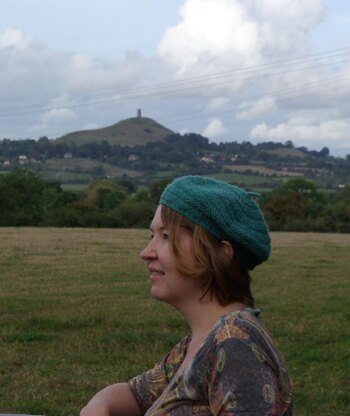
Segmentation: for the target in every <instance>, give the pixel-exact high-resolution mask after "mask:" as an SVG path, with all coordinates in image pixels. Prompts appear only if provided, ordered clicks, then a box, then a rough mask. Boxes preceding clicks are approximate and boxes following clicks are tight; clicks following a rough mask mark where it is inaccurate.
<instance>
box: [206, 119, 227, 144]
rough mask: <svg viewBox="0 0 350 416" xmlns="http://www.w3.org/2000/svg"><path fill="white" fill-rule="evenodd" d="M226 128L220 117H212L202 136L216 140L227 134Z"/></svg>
mask: <svg viewBox="0 0 350 416" xmlns="http://www.w3.org/2000/svg"><path fill="white" fill-rule="evenodd" d="M225 131H226V127H225V126H224V124H223V122H222V121H221V120H220V119H219V118H218V117H212V118H211V119H210V120H209V124H208V126H207V127H206V128H205V129H204V130H203V132H202V135H203V136H204V137H208V138H209V139H214V138H216V137H218V136H221V135H222V134H223V133H225Z"/></svg>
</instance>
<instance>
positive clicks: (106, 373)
mask: <svg viewBox="0 0 350 416" xmlns="http://www.w3.org/2000/svg"><path fill="white" fill-rule="evenodd" d="M148 234H149V232H148V231H146V230H120V229H115V230H110V229H108V230H104V229H64V228H61V229H50V228H0V296H1V301H0V412H8V413H15V412H16V413H31V414H45V415H65V416H68V415H77V414H78V413H79V409H80V408H81V407H82V406H83V404H85V403H86V401H87V400H88V399H89V398H90V397H91V396H92V395H93V394H94V393H95V392H96V391H98V390H99V389H101V388H102V387H104V386H105V385H107V384H110V383H114V382H117V381H122V380H127V379H129V378H130V377H132V376H133V375H135V374H138V373H140V372H142V371H143V370H145V369H148V368H150V367H151V366H152V365H153V364H154V363H155V361H156V360H158V359H159V358H161V357H162V356H163V354H164V353H165V352H167V351H169V349H171V347H172V346H173V345H174V344H175V343H176V342H177V341H178V340H179V339H180V338H181V337H182V336H183V335H184V334H185V332H186V327H185V325H184V324H183V322H182V320H181V317H180V316H179V315H178V314H177V312H175V311H173V310H172V309H171V308H170V307H168V306H167V305H165V304H162V303H158V302H156V301H154V300H153V299H151V298H150V296H149V287H150V285H149V282H148V276H147V273H146V270H145V268H144V265H143V264H142V262H141V261H140V260H139V257H138V253H139V251H140V249H141V248H142V247H143V246H144V245H145V244H146V242H147V241H148ZM272 237H273V253H272V256H271V259H270V260H269V261H268V262H267V263H266V264H265V265H262V266H260V268H259V267H258V268H257V270H256V271H255V272H254V273H253V280H254V286H253V288H254V293H255V297H256V301H257V306H259V307H260V308H261V309H262V311H263V314H262V317H263V319H264V321H265V322H266V324H267V326H268V327H269V328H270V329H271V330H272V332H273V333H274V335H275V337H276V338H277V340H278V343H279V345H280V348H281V350H282V351H283V352H284V353H285V355H286V357H287V360H288V363H289V369H290V374H291V376H292V379H293V382H294V389H295V413H294V414H295V415H297V416H307V415H310V416H311V415H313V416H314V415H317V416H326V415H327V416H329V415H336V416H345V415H347V414H348V406H349V390H348V387H349V385H347V384H346V383H347V380H348V375H349V371H350V368H349V360H348V361H347V359H348V358H349V357H348V352H349V346H350V345H349V330H348V328H349V307H348V305H349V286H350V283H349V276H350V235H340V234H339V235H335V234H329V235H326V234H295V233H273V234H272Z"/></svg>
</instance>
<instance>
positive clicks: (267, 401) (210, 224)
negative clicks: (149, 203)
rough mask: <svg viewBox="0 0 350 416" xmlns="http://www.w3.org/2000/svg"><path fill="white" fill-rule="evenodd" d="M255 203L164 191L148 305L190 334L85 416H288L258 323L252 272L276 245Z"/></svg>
mask: <svg viewBox="0 0 350 416" xmlns="http://www.w3.org/2000/svg"><path fill="white" fill-rule="evenodd" d="M253 197H254V194H252V193H248V192H246V191H244V190H243V189H241V188H239V187H236V186H234V185H229V184H227V183H226V182H222V181H218V180H215V179H211V178H204V177H200V176H185V177H182V178H179V179H177V180H175V181H174V182H172V183H171V184H170V185H168V186H167V188H166V189H165V191H164V192H163V194H162V196H161V199H160V205H159V206H158V208H157V210H156V213H155V216H154V218H153V220H152V223H151V234H152V236H151V240H150V242H149V244H148V245H147V247H146V248H145V249H144V250H143V251H142V252H141V258H142V259H143V260H144V261H145V262H146V264H147V268H148V270H149V273H150V279H151V284H152V288H151V293H152V296H153V297H154V298H156V299H158V300H161V301H164V302H167V303H169V304H170V305H172V306H174V307H175V308H176V309H177V310H178V311H179V312H180V313H181V314H182V315H183V317H184V319H185V321H186V322H187V324H188V325H189V328H190V332H189V334H188V335H187V336H186V337H185V338H184V339H183V340H182V341H181V342H180V343H179V344H178V345H176V346H175V347H174V348H173V350H172V351H171V352H170V353H169V354H167V355H166V356H165V357H164V358H163V359H162V360H161V361H160V362H159V363H158V364H156V365H155V367H154V368H153V369H151V370H149V371H147V372H145V373H143V374H141V375H139V376H136V377H134V378H133V379H132V380H130V381H129V382H128V383H118V384H114V385H112V386H109V387H107V388H106V389H104V390H102V391H101V392H99V393H98V394H97V395H96V396H95V397H94V398H93V399H92V400H91V401H90V402H89V403H88V405H87V406H86V407H85V408H84V409H83V410H82V412H81V416H91V415H95V416H99V415H101V416H102V415H117V416H124V415H128V416H129V415H130V416H133V415H135V416H136V415H147V416H156V415H157V416H167V415H169V416H179V415H181V416H187V415H200V416H209V415H221V416H224V415H246V416H248V415H249V416H253V415H254V416H260V415H270V416H272V415H275V416H277V415H278V416H282V415H284V416H287V415H288V416H289V415H291V414H292V395H291V383H290V380H289V378H288V374H287V371H286V365H285V361H284V358H283V356H282V355H281V354H280V352H279V351H278V350H277V349H276V346H275V343H274V340H273V339H272V337H271V335H270V334H269V332H268V331H267V330H266V328H265V327H264V325H263V323H262V322H261V320H260V319H259V311H258V310H257V309H255V308H254V299H253V296H252V293H251V290H250V280H251V279H250V275H249V272H248V271H249V270H252V269H253V268H254V267H255V266H257V265H258V264H260V263H262V262H263V261H265V260H267V258H268V257H269V255H270V237H269V233H268V227H267V225H266V223H265V220H264V218H263V215H262V213H261V211H260V209H259V207H258V205H257V203H256V202H255V201H254V199H253Z"/></svg>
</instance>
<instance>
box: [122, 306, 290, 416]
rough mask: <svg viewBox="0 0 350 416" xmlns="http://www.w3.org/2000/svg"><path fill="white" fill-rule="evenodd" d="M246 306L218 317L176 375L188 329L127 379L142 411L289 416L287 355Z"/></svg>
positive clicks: (169, 415)
mask: <svg viewBox="0 0 350 416" xmlns="http://www.w3.org/2000/svg"><path fill="white" fill-rule="evenodd" d="M258 315H259V311H258V310H257V309H253V308H245V309H243V310H241V311H233V312H230V313H228V314H226V315H224V316H222V317H221V318H220V320H219V321H218V322H217V323H216V325H215V327H214V329H213V330H212V331H211V332H210V334H209V335H208V337H207V338H206V340H205V341H204V343H203V344H202V346H201V347H200V349H199V350H198V352H197V353H196V355H195V356H194V358H193V359H192V361H191V362H190V364H189V366H188V367H187V368H186V369H185V371H184V372H183V373H182V374H179V375H176V372H177V370H178V368H179V367H180V365H181V363H182V361H183V359H184V358H185V355H186V351H187V347H188V345H189V343H190V341H191V333H190V334H188V335H187V336H186V337H185V338H184V339H183V340H182V341H180V342H179V343H178V344H177V345H176V346H175V347H174V348H173V350H172V351H171V352H170V353H169V354H167V355H166V356H165V357H164V358H163V359H162V360H161V361H160V362H159V363H158V364H156V365H155V367H154V368H153V369H151V370H149V371H146V372H145V373H143V374H141V375H139V376H136V377H134V378H133V379H132V380H130V381H129V385H130V388H131V391H132V393H133V394H134V396H135V399H136V401H137V402H138V404H139V406H140V409H141V412H142V414H143V415H146V416H189V415H195V416H209V415H215V416H216V415H220V416H228V415H230V416H234V415H245V416H248V415H249V416H262V415H264V416H265V415H266V416H282V415H283V416H290V415H292V389H291V382H290V380H289V377H288V374H287V370H286V364H285V360H284V358H283V356H282V354H281V353H280V352H279V351H278V350H277V349H276V346H275V342H274V340H273V339H272V337H271V335H270V333H269V332H268V331H267V330H266V328H265V327H264V325H263V323H262V322H261V320H260V319H259V317H258Z"/></svg>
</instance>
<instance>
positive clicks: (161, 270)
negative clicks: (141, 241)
mask: <svg viewBox="0 0 350 416" xmlns="http://www.w3.org/2000/svg"><path fill="white" fill-rule="evenodd" d="M150 229H151V240H150V242H149V243H148V245H147V247H145V249H144V250H142V251H141V253H140V256H141V258H142V259H143V260H145V261H146V263H147V268H148V271H149V273H150V279H151V284H152V288H151V294H152V296H153V297H154V298H155V299H158V300H162V301H164V302H167V303H169V304H171V305H173V306H175V307H181V305H182V304H184V303H186V302H189V301H192V300H193V299H198V298H199V297H200V292H199V289H198V287H195V284H194V282H193V280H192V279H191V278H189V277H188V276H184V275H182V274H180V273H179V272H178V270H177V267H176V263H177V262H176V258H175V257H174V255H173V254H172V253H171V250H170V242H169V237H170V238H171V236H169V234H168V230H167V229H165V228H164V224H163V222H162V218H161V205H159V206H158V208H157V210H156V212H155V215H154V218H153V220H152V223H151V227H150ZM180 236H181V247H182V250H183V251H184V252H185V253H186V254H188V255H189V256H190V258H191V256H192V257H193V246H192V237H191V236H190V235H189V234H188V233H187V232H186V231H185V230H184V231H183V232H181V234H180ZM193 258H194V257H193Z"/></svg>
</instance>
